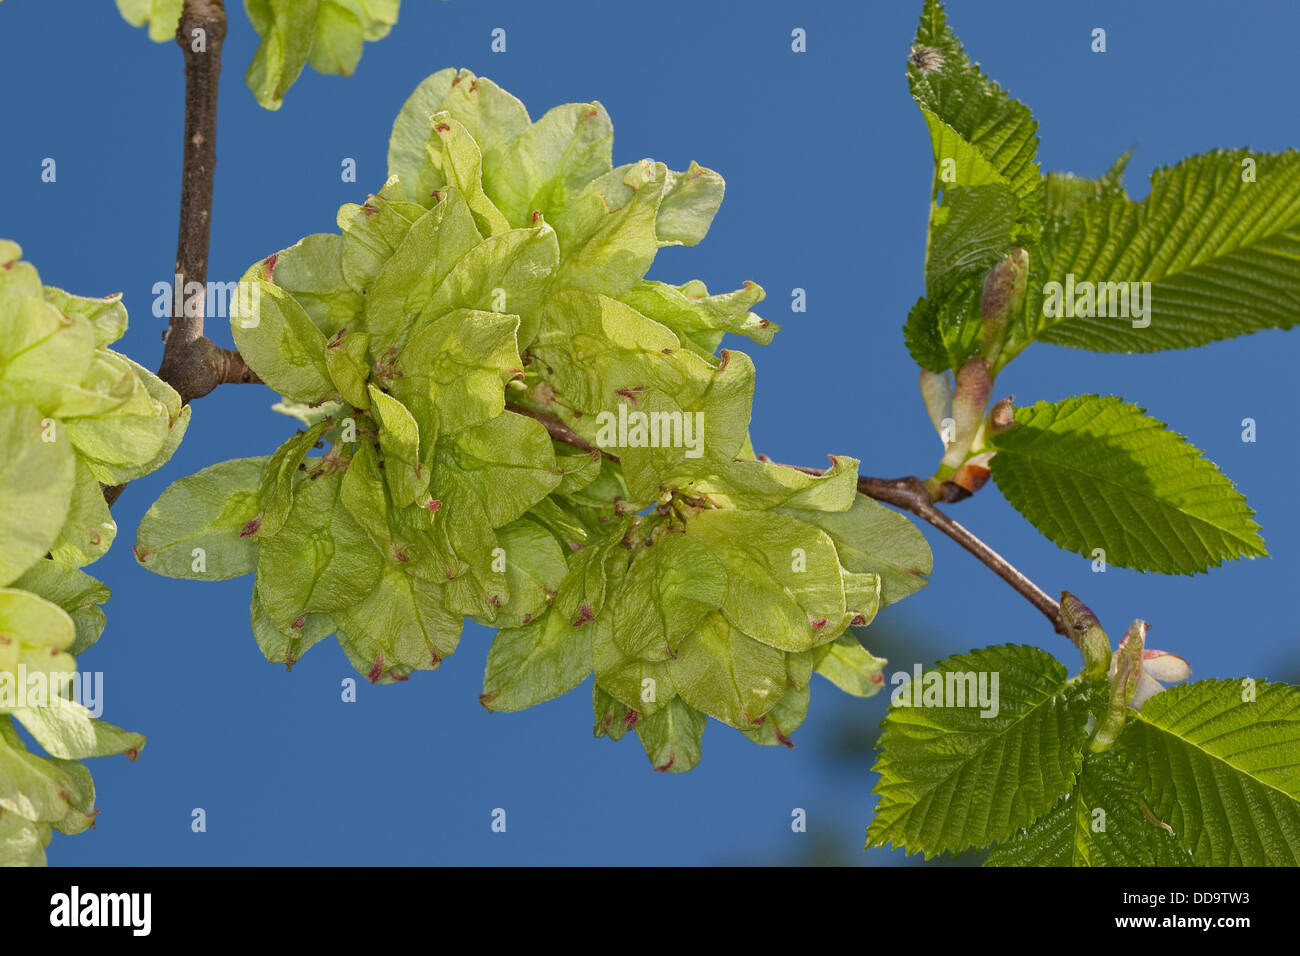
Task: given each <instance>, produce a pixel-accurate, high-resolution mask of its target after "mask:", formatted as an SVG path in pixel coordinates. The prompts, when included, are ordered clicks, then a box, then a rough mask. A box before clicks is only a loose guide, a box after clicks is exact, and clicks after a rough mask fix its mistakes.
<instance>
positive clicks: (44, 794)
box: [0, 717, 95, 834]
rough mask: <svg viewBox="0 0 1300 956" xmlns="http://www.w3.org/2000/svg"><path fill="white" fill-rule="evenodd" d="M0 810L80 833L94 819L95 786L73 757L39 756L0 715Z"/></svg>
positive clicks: (88, 772) (64, 831) (63, 831)
mask: <svg viewBox="0 0 1300 956" xmlns="http://www.w3.org/2000/svg"><path fill="white" fill-rule="evenodd" d="M0 809H3V810H4V811H6V815H7V814H8V813H14V814H17V815H18V816H20V817H24V818H26V819H28V820H31V821H34V822H38V823H47V824H51V825H53V826H54V827H56V828H57V829H58V830H59V832H60V833H67V834H72V833H81V832H83V831H85V830H88V829H89V828H90V827H91V825H92V824H93V823H94V819H95V812H94V810H95V785H94V783H93V782H92V781H91V779H90V771H89V770H87V769H86V768H85V766H83V765H82V764H80V763H77V762H76V761H75V760H59V759H52V758H49V757H39V756H37V755H36V754H33V753H31V752H29V751H28V750H27V747H26V746H25V745H24V744H23V741H22V739H21V738H20V737H19V736H18V731H17V730H15V729H14V726H13V723H12V722H11V721H9V720H8V719H5V718H3V717H0Z"/></svg>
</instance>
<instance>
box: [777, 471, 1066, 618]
mask: <svg viewBox="0 0 1300 956" xmlns="http://www.w3.org/2000/svg"><path fill="white" fill-rule="evenodd" d="M786 467H790V468H794V469H795V470H796V471H802V472H805V473H807V474H810V475H820V474H823V473H824V471H823V469H820V468H806V467H804V466H802V465H788V466H786ZM858 491H860V492H862V494H864V495H866V496H867V497H869V498H874V499H875V500H876V501H883V502H884V503H885V504H890V505H893V506H894V507H896V508H901V509H902V510H904V511H907V512H910V513H911V514H914V515H916V516H917V517H918V518H921V519H923V520H924V521H926V522H928V523H929V524H930V525H932V526H934V527H935V528H938V529H939V530H940V531H942V532H943V533H944V534H946V535H947V536H948V537H950V538H952V540H953V541H956V542H957V543H958V544H959V545H961V546H962V547H963V548H965V549H966V550H967V551H969V552H970V553H971V554H973V555H974V556H975V557H976V558H977V559H979V561H980V562H981V563H983V564H984V565H985V566H986V567H988V568H989V570H991V571H992V572H993V573H994V574H996V575H997V576H998V577H1000V578H1001V579H1002V580H1004V581H1006V582H1007V584H1009V585H1011V587H1013V588H1014V589H1015V590H1016V592H1017V593H1018V594H1020V595H1021V596H1022V597H1023V598H1025V600H1027V601H1028V602H1029V603H1030V604H1032V605H1033V606H1034V607H1036V608H1038V610H1039V611H1041V612H1042V613H1043V616H1044V617H1046V618H1047V619H1048V620H1049V621H1051V622H1052V627H1053V628H1054V629H1055V630H1056V633H1058V634H1064V635H1065V636H1066V637H1070V638H1071V640H1073V637H1071V635H1070V632H1069V631H1068V630H1067V629H1066V627H1065V621H1064V620H1063V619H1062V618H1061V605H1060V604H1059V603H1058V602H1057V601H1056V600H1055V599H1053V598H1052V597H1051V596H1050V595H1049V594H1048V593H1047V592H1046V591H1044V590H1043V589H1042V588H1040V587H1039V586H1038V585H1037V584H1035V583H1034V582H1033V581H1031V580H1030V579H1029V577H1028V576H1027V575H1026V574H1025V573H1024V572H1022V571H1020V570H1019V569H1018V568H1016V566H1015V565H1013V564H1012V563H1011V562H1010V561H1008V560H1007V559H1006V558H1004V557H1002V555H1000V554H998V552H996V551H994V550H993V549H992V548H991V547H989V546H988V545H987V544H985V543H984V541H983V539H981V538H980V537H979V536H977V535H976V534H975V533H974V532H972V531H971V530H969V529H968V528H965V527H963V526H962V525H960V524H958V523H957V522H956V521H953V520H952V518H950V517H948V515H946V514H944V512H942V511H940V510H939V509H938V507H936V506H935V503H934V501H933V500H932V499H931V498H930V493H929V492H928V491H926V489H925V484H924V483H923V482H922V481H921V479H919V478H916V477H914V476H909V477H907V478H871V477H867V476H863V477H860V478H859V479H858Z"/></svg>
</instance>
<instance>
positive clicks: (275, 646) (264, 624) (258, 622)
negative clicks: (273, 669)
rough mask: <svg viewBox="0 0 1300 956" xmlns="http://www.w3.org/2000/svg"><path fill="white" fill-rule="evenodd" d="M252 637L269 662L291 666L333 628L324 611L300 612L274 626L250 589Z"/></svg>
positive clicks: (259, 600)
mask: <svg viewBox="0 0 1300 956" xmlns="http://www.w3.org/2000/svg"><path fill="white" fill-rule="evenodd" d="M249 616H250V618H251V624H252V628H253V637H254V638H256V639H257V646H258V647H260V648H261V649H262V653H263V654H265V655H266V659H267V660H268V661H270V662H271V663H272V664H283V665H284V666H285V667H286V668H287V669H289V670H292V669H293V665H294V664H296V663H298V661H299V660H301V659H302V655H304V654H306V653H307V651H309V650H310V649H311V648H312V647H313V646H315V645H316V644H318V643H319V642H320V641H322V640H323V639H325V638H327V637H329V635H330V633H331V632H332V631H333V630H334V619H333V618H332V617H330V615H328V614H304V615H303V616H302V617H301V618H299V619H298V620H296V621H294V622H293V623H292V624H290V625H289V626H288V627H283V628H282V627H278V626H276V625H275V624H274V623H272V621H271V619H270V618H269V617H267V616H266V611H265V610H264V609H263V607H262V600H261V598H259V597H258V596H257V589H256V588H254V589H253V598H252V601H251V603H250V605H249Z"/></svg>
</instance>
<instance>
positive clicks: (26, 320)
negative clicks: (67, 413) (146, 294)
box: [0, 286, 95, 413]
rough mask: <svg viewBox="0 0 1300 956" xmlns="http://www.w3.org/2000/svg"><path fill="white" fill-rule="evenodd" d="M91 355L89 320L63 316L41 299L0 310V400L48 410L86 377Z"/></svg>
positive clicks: (92, 331)
mask: <svg viewBox="0 0 1300 956" xmlns="http://www.w3.org/2000/svg"><path fill="white" fill-rule="evenodd" d="M38 288H39V286H38ZM37 295H38V296H39V292H38V293H37ZM94 356H95V328H94V326H92V325H91V324H90V323H89V322H87V321H84V320H79V319H78V318H77V317H76V316H64V315H63V314H62V313H60V312H59V310H58V309H56V308H55V307H54V306H52V305H50V304H49V303H47V302H45V301H43V300H42V299H41V298H39V297H37V298H22V299H19V300H18V301H17V302H16V303H14V304H13V306H12V307H10V308H0V401H4V402H30V403H31V404H33V405H36V406H38V407H39V408H40V409H41V410H42V411H44V412H47V413H52V412H54V411H56V410H57V409H58V408H59V406H60V405H61V404H62V402H63V401H64V399H65V397H66V396H67V395H68V394H69V393H70V392H72V391H74V390H75V389H76V386H77V383H79V382H80V381H81V380H82V379H83V378H84V377H85V376H86V373H87V372H88V371H89V369H90V365H91V360H92V358H94Z"/></svg>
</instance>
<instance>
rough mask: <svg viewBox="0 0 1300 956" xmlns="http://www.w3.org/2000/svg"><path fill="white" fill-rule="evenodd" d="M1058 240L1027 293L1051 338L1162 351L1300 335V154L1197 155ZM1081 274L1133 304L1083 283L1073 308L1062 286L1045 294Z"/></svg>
mask: <svg viewBox="0 0 1300 956" xmlns="http://www.w3.org/2000/svg"><path fill="white" fill-rule="evenodd" d="M1247 163H1249V164H1250V168H1251V169H1252V170H1253V173H1254V175H1253V176H1251V177H1250V178H1249V179H1246V178H1245V177H1244V175H1243V173H1244V170H1245V169H1246V164H1247ZM1207 224H1209V226H1207ZM1049 238H1050V240H1051V241H1050V244H1049V245H1050V248H1049V249H1048V252H1049V254H1050V264H1049V265H1048V266H1047V268H1046V270H1045V273H1044V274H1042V276H1041V280H1040V281H1037V282H1031V283H1030V287H1029V288H1030V290H1031V294H1030V296H1029V298H1030V299H1031V303H1030V308H1031V313H1030V318H1031V320H1033V321H1035V323H1036V327H1035V329H1034V331H1035V332H1036V333H1037V335H1036V337H1037V338H1039V339H1041V340H1042V341H1044V342H1050V343H1052V344H1055V345H1066V346H1070V347H1073V348H1083V349H1089V350H1092V351H1097V352H1156V351H1160V350H1163V349H1184V348H1193V347H1196V346H1200V345H1206V344H1208V343H1210V342H1217V341H1220V340H1222V339H1229V338H1234V337H1236V336H1239V335H1247V334H1250V333H1253V332H1258V331H1260V330H1261V329H1288V328H1292V327H1293V326H1295V325H1296V324H1297V322H1300V270H1297V269H1296V268H1295V265H1294V264H1295V259H1296V256H1297V255H1298V254H1300V151H1297V150H1288V151H1287V152H1284V153H1254V152H1251V151H1250V150H1244V149H1241V150H1215V151H1213V152H1209V153H1204V154H1201V155H1198V156H1192V157H1190V158H1188V159H1185V160H1183V161H1182V162H1180V163H1178V164H1177V165H1175V166H1172V167H1162V168H1160V169H1158V170H1156V171H1155V173H1153V174H1152V176H1151V191H1150V193H1149V194H1148V195H1147V197H1146V199H1144V200H1143V201H1142V202H1140V203H1137V202H1133V201H1132V200H1130V199H1128V198H1127V197H1126V196H1124V194H1123V192H1122V191H1118V192H1117V193H1116V192H1112V193H1111V194H1109V195H1107V196H1106V197H1105V198H1103V199H1101V200H1099V201H1095V202H1091V203H1088V204H1087V205H1085V206H1083V207H1082V208H1080V209H1078V211H1077V212H1076V213H1075V214H1074V215H1072V216H1071V217H1069V218H1068V219H1067V220H1066V221H1065V223H1064V224H1063V225H1061V226H1060V227H1059V228H1058V230H1057V231H1056V232H1055V233H1053V234H1052V235H1051V236H1050V237H1049ZM1071 275H1072V276H1074V279H1075V280H1076V282H1077V283H1083V282H1088V283H1091V284H1092V291H1094V292H1095V294H1096V295H1095V298H1096V299H1099V298H1100V296H1101V294H1102V292H1103V290H1105V291H1106V294H1107V298H1108V300H1110V296H1111V289H1110V288H1107V287H1106V284H1107V283H1120V284H1121V285H1120V287H1119V288H1118V289H1117V290H1115V292H1116V293H1117V294H1120V295H1123V296H1124V298H1121V299H1120V301H1119V303H1118V304H1116V303H1114V302H1113V301H1108V302H1107V305H1108V306H1109V307H1108V308H1106V309H1104V310H1103V309H1100V308H1098V307H1097V306H1098V302H1097V301H1095V300H1094V299H1093V298H1092V297H1085V298H1082V299H1080V298H1079V296H1080V294H1081V293H1082V288H1081V287H1078V286H1076V289H1077V290H1078V291H1076V294H1075V296H1074V297H1073V298H1074V299H1075V301H1073V302H1070V301H1067V299H1066V296H1065V289H1064V288H1058V289H1051V288H1047V287H1046V286H1047V284H1048V283H1049V282H1055V283H1060V284H1061V286H1062V287H1063V286H1065V284H1066V283H1067V281H1068V277H1069V276H1071ZM1134 283H1150V286H1149V288H1139V289H1134V288H1133V287H1132V285H1131V284H1134ZM1136 292H1140V293H1141V295H1142V303H1143V306H1144V308H1145V309H1146V310H1147V311H1146V312H1145V314H1144V315H1142V316H1138V315H1137V314H1136V308H1135V306H1136V305H1137V303H1135V302H1132V300H1131V295H1132V294H1133V293H1136ZM1054 300H1055V301H1054ZM1126 306H1127V308H1126Z"/></svg>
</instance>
